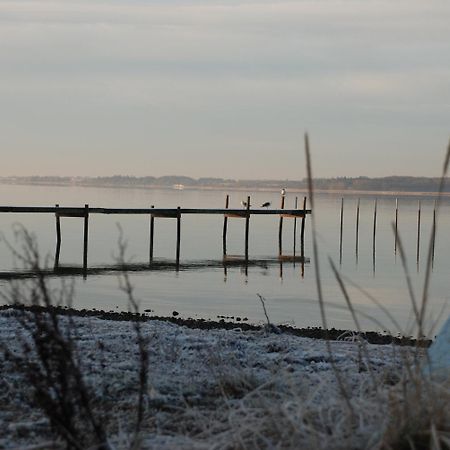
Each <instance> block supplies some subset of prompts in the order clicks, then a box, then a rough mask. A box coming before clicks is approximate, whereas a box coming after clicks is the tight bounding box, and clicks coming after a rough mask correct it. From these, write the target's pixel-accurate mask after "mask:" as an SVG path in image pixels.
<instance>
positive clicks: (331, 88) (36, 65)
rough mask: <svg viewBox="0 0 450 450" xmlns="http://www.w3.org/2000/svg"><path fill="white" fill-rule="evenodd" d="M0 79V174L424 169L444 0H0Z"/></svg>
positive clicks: (444, 61) (437, 119) (429, 162)
mask: <svg viewBox="0 0 450 450" xmlns="http://www.w3.org/2000/svg"><path fill="white" fill-rule="evenodd" d="M0 81H1V82H0V148H1V155H2V158H1V163H0V176H7V175H30V174H39V175H51V174H55V175H56V174H58V175H113V174H129V175H137V176H141V175H155V176H160V175H168V174H184V175H189V176H193V177H201V176H217V177H230V178H282V179H284V178H289V179H300V178H303V177H304V176H305V163H304V154H303V133H304V132H305V131H308V132H309V134H310V140H311V147H312V151H313V164H314V168H315V175H316V176H318V177H319V176H320V177H332V176H344V175H346V176H357V175H368V176H384V175H391V174H399V175H401V174H410V175H425V176H436V175H438V174H439V171H440V168H441V164H442V160H443V157H444V152H445V148H446V145H447V143H448V139H449V136H450V1H448V0H441V1H439V0H436V1H434V0H427V1H424V0H407V1H392V0H389V1H371V0H358V1H334V0H331V1H325V0H316V1H301V0H298V1H264V0H259V1H257V0H253V1H252V0H243V1H234V0H222V1H217V0H205V1H181V0H179V1H173V0H161V1H155V0H153V1H151V0H147V1H143V0H142V1H136V0H122V1H118V0H115V1H114V0H109V1H106V0H105V1H98V0H86V1H83V0H73V1H72V0H57V1H41V0H32V1H21V0H12V1H1V0H0Z"/></svg>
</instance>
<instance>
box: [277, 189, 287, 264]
mask: <svg viewBox="0 0 450 450" xmlns="http://www.w3.org/2000/svg"><path fill="white" fill-rule="evenodd" d="M284 200H285V196H284V194H281V206H280V209H284ZM282 254H283V216H282V215H280V224H279V226H278V255H279V256H281V255H282Z"/></svg>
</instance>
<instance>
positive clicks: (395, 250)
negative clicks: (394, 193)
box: [394, 198, 398, 255]
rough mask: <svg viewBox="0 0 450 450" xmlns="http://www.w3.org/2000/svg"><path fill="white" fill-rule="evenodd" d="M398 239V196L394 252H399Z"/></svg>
mask: <svg viewBox="0 0 450 450" xmlns="http://www.w3.org/2000/svg"><path fill="white" fill-rule="evenodd" d="M397 240H398V198H396V199H395V232H394V254H395V255H396V254H397Z"/></svg>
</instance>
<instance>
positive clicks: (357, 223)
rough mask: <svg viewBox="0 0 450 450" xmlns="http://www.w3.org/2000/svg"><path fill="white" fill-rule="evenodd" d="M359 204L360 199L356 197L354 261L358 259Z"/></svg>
mask: <svg viewBox="0 0 450 450" xmlns="http://www.w3.org/2000/svg"><path fill="white" fill-rule="evenodd" d="M359 205H360V199H359V198H358V203H357V205H356V245H355V252H356V261H358V250H359Z"/></svg>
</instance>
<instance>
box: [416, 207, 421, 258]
mask: <svg viewBox="0 0 450 450" xmlns="http://www.w3.org/2000/svg"><path fill="white" fill-rule="evenodd" d="M420 214H421V208H420V200H419V205H418V208H417V250H416V262H417V264H419V255H420Z"/></svg>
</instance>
